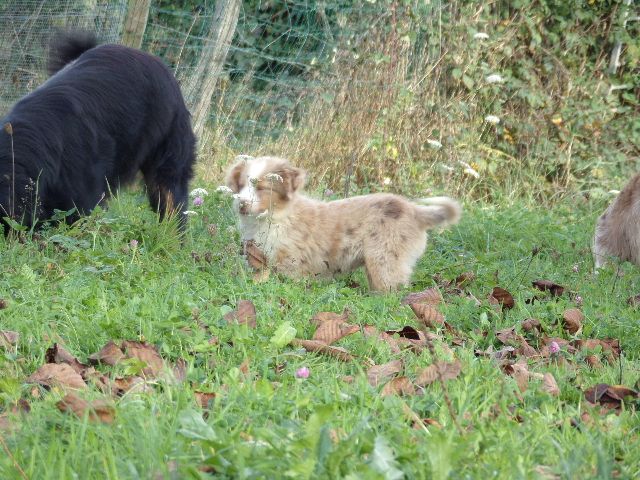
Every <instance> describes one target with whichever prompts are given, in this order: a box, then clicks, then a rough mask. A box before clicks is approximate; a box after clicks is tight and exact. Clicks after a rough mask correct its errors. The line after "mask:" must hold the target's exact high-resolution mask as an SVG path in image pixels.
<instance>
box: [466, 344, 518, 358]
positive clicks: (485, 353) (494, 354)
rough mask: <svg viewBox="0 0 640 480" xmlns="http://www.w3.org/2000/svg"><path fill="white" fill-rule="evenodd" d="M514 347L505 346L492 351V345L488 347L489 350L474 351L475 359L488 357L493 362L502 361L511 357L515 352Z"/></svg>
mask: <svg viewBox="0 0 640 480" xmlns="http://www.w3.org/2000/svg"><path fill="white" fill-rule="evenodd" d="M515 350H516V349H515V347H512V346H510V345H507V346H505V347H503V348H501V349H500V350H495V351H494V349H493V345H489V348H487V349H486V350H474V354H475V356H476V357H489V358H492V359H494V360H504V359H506V358H509V357H512V356H513V355H514V352H515Z"/></svg>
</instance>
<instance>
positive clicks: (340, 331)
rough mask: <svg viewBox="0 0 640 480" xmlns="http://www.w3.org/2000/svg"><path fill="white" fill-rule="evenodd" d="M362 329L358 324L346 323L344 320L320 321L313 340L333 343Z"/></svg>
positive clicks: (328, 343)
mask: <svg viewBox="0 0 640 480" xmlns="http://www.w3.org/2000/svg"><path fill="white" fill-rule="evenodd" d="M359 331H360V327H359V326H358V325H351V324H349V323H345V322H344V320H335V319H334V320H326V321H323V322H321V323H320V325H319V326H318V328H317V329H316V332H315V333H314V335H313V340H317V341H319V342H323V343H326V344H327V345H331V344H332V343H333V342H337V341H338V340H340V339H341V338H343V337H346V336H347V335H351V334H352V333H356V332H359Z"/></svg>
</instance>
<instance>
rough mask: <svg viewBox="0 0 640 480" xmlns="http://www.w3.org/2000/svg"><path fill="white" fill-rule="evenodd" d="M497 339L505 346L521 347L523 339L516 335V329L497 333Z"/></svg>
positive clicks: (504, 329)
mask: <svg viewBox="0 0 640 480" xmlns="http://www.w3.org/2000/svg"><path fill="white" fill-rule="evenodd" d="M496 338H497V339H498V340H500V341H501V342H502V343H503V344H505V345H513V344H515V345H519V344H520V343H521V342H522V337H521V336H520V335H518V334H517V333H516V327H509V328H503V329H502V330H498V331H497V332H496Z"/></svg>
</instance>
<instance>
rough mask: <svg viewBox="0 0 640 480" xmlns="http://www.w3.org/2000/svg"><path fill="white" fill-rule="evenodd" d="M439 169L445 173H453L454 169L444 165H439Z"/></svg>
mask: <svg viewBox="0 0 640 480" xmlns="http://www.w3.org/2000/svg"><path fill="white" fill-rule="evenodd" d="M440 168H441V169H442V170H444V171H445V172H453V170H454V168H453V167H450V166H449V165H445V164H444V163H441V164H440Z"/></svg>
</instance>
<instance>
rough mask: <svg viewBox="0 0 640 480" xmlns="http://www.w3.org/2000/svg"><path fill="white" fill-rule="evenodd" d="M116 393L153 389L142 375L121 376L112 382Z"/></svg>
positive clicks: (140, 391)
mask: <svg viewBox="0 0 640 480" xmlns="http://www.w3.org/2000/svg"><path fill="white" fill-rule="evenodd" d="M112 387H113V393H114V395H118V396H122V395H124V394H125V393H143V392H148V391H150V390H151V386H149V384H148V383H147V382H146V381H145V380H144V378H142V377H138V376H137V375H134V376H129V377H119V378H116V379H114V380H113V382H112Z"/></svg>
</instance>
